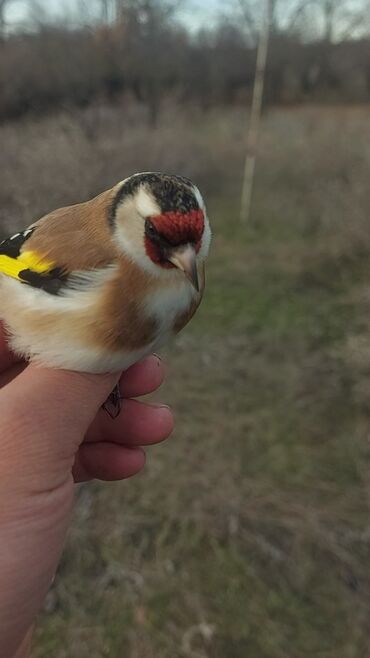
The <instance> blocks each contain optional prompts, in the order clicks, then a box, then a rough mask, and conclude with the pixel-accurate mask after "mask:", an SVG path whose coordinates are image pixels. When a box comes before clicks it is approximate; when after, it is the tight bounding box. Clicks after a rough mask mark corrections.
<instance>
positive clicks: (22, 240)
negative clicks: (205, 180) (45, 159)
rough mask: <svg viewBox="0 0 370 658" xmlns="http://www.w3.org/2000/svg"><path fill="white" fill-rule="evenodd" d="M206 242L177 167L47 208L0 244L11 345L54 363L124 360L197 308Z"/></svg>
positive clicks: (104, 364) (201, 209) (114, 365)
mask: <svg viewBox="0 0 370 658" xmlns="http://www.w3.org/2000/svg"><path fill="white" fill-rule="evenodd" d="M31 229H32V230H31ZM209 242H210V229H209V223H208V218H207V215H206V210H205V206H204V202H203V200H202V197H201V195H200V192H199V190H198V189H197V188H196V187H195V186H194V185H193V184H192V183H191V182H190V181H188V180H187V179H182V178H178V177H175V176H168V175H164V174H137V175H135V176H132V177H130V178H129V179H127V180H125V181H123V182H121V183H119V184H117V185H116V186H115V187H113V188H112V189H110V190H107V191H106V192H103V193H102V194H100V195H99V196H97V197H96V198H94V199H92V200H91V201H88V202H85V203H81V204H77V205H74V206H70V207H67V208H61V209H59V210H55V211H54V212H51V213H50V214H48V215H46V216H45V217H43V218H41V219H40V220H39V221H38V222H36V223H35V224H33V225H32V226H31V227H30V229H28V230H26V231H25V232H23V233H21V234H17V235H16V236H12V238H9V239H8V240H6V241H4V243H3V244H2V245H0V272H3V274H4V275H6V276H1V277H0V308H1V309H2V317H3V320H4V321H5V323H6V324H7V326H8V328H9V332H10V336H11V338H10V340H11V344H12V346H13V349H14V350H15V351H16V352H18V353H19V354H21V355H22V356H24V357H26V358H29V359H33V360H36V361H37V362H40V363H43V364H47V365H49V366H54V367H62V368H69V369H73V370H86V371H90V372H105V371H112V370H113V371H114V370H120V369H124V368H127V367H128V366H129V365H131V364H132V363H134V362H135V361H137V360H138V359H139V358H141V357H142V356H144V355H145V354H147V353H149V352H150V351H151V350H153V349H157V348H158V347H160V345H161V344H162V343H163V342H165V341H166V340H167V339H168V338H169V337H171V335H173V334H175V333H177V332H178V331H180V330H181V329H182V328H183V327H184V326H185V325H186V324H187V323H188V322H189V320H190V319H191V318H192V316H193V315H194V313H195V311H196V309H197V308H198V306H199V304H200V301H201V299H202V295H203V290H204V281H205V278H204V261H205V258H206V256H207V253H208V248H209Z"/></svg>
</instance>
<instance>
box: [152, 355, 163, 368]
mask: <svg viewBox="0 0 370 658" xmlns="http://www.w3.org/2000/svg"><path fill="white" fill-rule="evenodd" d="M153 356H155V358H156V359H157V360H158V365H159V366H160V365H161V363H162V357H160V356H159V354H157V353H156V352H154V353H153Z"/></svg>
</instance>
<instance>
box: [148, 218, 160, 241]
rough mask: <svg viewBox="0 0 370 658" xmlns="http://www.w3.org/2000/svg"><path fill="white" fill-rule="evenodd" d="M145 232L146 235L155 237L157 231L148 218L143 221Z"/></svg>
mask: <svg viewBox="0 0 370 658" xmlns="http://www.w3.org/2000/svg"><path fill="white" fill-rule="evenodd" d="M145 233H146V235H147V236H148V238H155V237H156V236H157V235H158V232H157V230H156V228H155V227H154V225H153V224H152V222H151V221H149V219H147V220H146V222H145Z"/></svg>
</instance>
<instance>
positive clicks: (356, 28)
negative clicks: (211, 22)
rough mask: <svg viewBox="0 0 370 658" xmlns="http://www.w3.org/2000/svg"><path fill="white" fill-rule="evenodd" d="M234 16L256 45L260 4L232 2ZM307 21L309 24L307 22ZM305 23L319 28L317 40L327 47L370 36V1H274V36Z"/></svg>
mask: <svg viewBox="0 0 370 658" xmlns="http://www.w3.org/2000/svg"><path fill="white" fill-rule="evenodd" d="M231 2H232V4H231V6H232V7H233V10H234V15H235V13H236V15H237V16H238V20H239V19H241V20H242V21H243V23H244V27H245V30H246V32H247V34H248V35H249V37H250V38H251V40H252V42H253V43H256V41H257V38H256V35H258V27H259V23H260V20H259V7H260V3H259V2H258V3H257V2H256V1H255V0H231ZM305 19H306V21H305ZM305 22H306V24H307V23H310V27H311V29H312V26H313V25H315V26H316V30H315V33H314V35H313V36H314V38H315V39H318V40H321V41H324V42H326V43H333V41H335V40H339V41H340V40H344V39H348V38H352V37H355V36H362V35H368V34H369V32H370V0H272V2H271V32H272V33H278V32H279V33H290V32H294V31H295V30H296V29H297V27H298V26H299V25H302V27H303V30H304V27H305Z"/></svg>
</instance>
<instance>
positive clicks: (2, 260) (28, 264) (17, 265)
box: [0, 251, 54, 280]
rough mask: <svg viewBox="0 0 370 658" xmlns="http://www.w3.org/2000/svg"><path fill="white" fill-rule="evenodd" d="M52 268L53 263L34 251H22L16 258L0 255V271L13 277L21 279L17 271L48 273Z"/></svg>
mask: <svg viewBox="0 0 370 658" xmlns="http://www.w3.org/2000/svg"><path fill="white" fill-rule="evenodd" d="M53 268H54V263H53V262H51V261H48V260H45V259H43V258H42V257H41V256H40V255H39V254H37V253H36V252H34V251H24V252H22V253H21V254H20V255H19V256H18V257H17V258H12V257H11V256H5V255H4V254H1V255H0V272H2V273H3V274H6V276H10V277H12V278H13V279H18V280H21V279H20V277H19V273H20V272H22V271H23V270H31V271H32V272H36V273H37V274H48V272H50V270H52V269H53Z"/></svg>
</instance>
